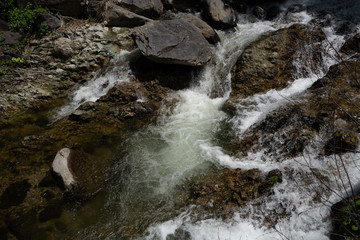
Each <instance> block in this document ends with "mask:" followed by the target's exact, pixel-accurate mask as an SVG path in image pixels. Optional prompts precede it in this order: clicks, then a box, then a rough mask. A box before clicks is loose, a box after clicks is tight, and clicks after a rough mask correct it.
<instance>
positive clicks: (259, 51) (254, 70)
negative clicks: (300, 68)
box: [230, 25, 325, 101]
mask: <svg viewBox="0 0 360 240" xmlns="http://www.w3.org/2000/svg"><path fill="white" fill-rule="evenodd" d="M324 39H325V35H324V34H323V33H322V32H321V31H320V30H319V29H315V30H308V29H307V28H306V27H305V26H303V25H293V26H292V27H290V28H285V29H280V30H278V31H275V32H272V33H270V34H269V35H268V36H263V37H261V38H260V39H259V40H258V41H256V42H255V43H252V44H251V45H250V46H248V47H247V48H246V49H245V51H244V52H243V53H242V55H241V56H240V58H239V59H238V60H237V62H236V64H235V66H234V67H233V69H232V81H231V87H232V92H231V95H230V101H236V98H240V97H241V98H242V97H247V96H251V95H254V94H256V93H264V92H266V91H268V90H270V89H282V88H285V87H286V86H288V84H289V80H290V81H291V79H293V76H292V74H293V61H292V59H294V58H295V56H296V53H297V52H298V51H305V52H306V50H303V49H302V48H303V47H304V46H306V45H311V46H312V48H313V49H314V50H313V51H314V52H313V53H311V54H312V56H314V57H317V56H318V55H319V53H320V50H317V49H316V45H317V44H320V42H321V41H323V40H324ZM279 42H281V43H282V44H278V43H279ZM316 51H319V52H318V53H316ZM310 57H311V56H310Z"/></svg>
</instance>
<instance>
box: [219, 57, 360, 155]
mask: <svg viewBox="0 0 360 240" xmlns="http://www.w3.org/2000/svg"><path fill="white" fill-rule="evenodd" d="M359 67H360V62H350V61H346V62H343V63H340V64H337V65H334V66H332V67H331V68H330V70H329V72H328V73H327V75H326V76H325V77H323V78H321V79H319V80H317V81H316V82H315V83H314V84H313V85H312V87H311V88H310V89H309V90H307V92H306V94H303V96H302V97H299V99H298V101H297V102H289V103H288V104H286V105H285V106H283V107H281V108H278V109H277V110H274V111H272V112H271V113H269V114H268V115H267V116H266V118H265V119H264V120H262V121H260V122H258V123H257V124H256V125H254V126H252V127H251V128H250V129H249V130H248V131H247V132H246V133H245V134H244V135H243V137H242V138H241V139H237V137H236V136H233V138H231V137H230V138H229V136H228V135H226V137H225V139H226V140H225V139H224V148H225V149H226V150H228V151H230V152H233V153H234V154H235V155H237V156H239V157H240V156H246V155H247V153H248V152H256V151H258V150H259V149H265V153H266V154H269V155H273V157H275V158H279V160H280V159H284V157H286V158H288V157H294V156H297V155H298V154H301V153H302V152H303V150H304V148H305V147H306V146H307V145H308V144H309V143H310V142H311V140H312V139H314V136H315V135H316V134H319V133H320V132H321V134H322V135H325V136H327V137H323V139H322V142H321V144H322V146H323V150H322V151H321V154H325V155H330V154H334V153H344V152H353V151H355V150H356V148H357V146H358V144H359V132H360V129H359V126H358V124H357V122H356V121H354V119H353V118H352V117H351V116H356V114H357V111H358V107H357V106H356V105H354V104H353V103H355V102H356V101H357V91H358V90H357V89H358V86H359V85H358V83H357V82H356V79H359V77H360V76H359V74H357V75H354V72H353V69H357V68H359ZM338 109H341V111H339V112H338V113H337V115H336V116H335V117H334V118H331V116H330V115H329V112H331V111H337V110H338ZM235 114H236V113H235ZM325 129H326V131H325ZM229 135H232V133H231V132H229ZM229 139H232V140H229ZM274 153H276V154H274Z"/></svg>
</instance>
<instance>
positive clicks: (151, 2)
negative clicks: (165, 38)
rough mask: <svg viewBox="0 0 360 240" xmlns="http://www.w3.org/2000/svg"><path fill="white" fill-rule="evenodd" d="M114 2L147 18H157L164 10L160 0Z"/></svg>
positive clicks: (123, 0)
mask: <svg viewBox="0 0 360 240" xmlns="http://www.w3.org/2000/svg"><path fill="white" fill-rule="evenodd" d="M114 3H115V4H116V5H118V6H120V7H123V8H125V9H127V10H129V11H131V12H134V13H136V14H139V15H142V16H145V17H148V18H158V17H160V15H161V14H162V13H163V10H164V7H163V4H162V2H161V1H160V0H116V1H114Z"/></svg>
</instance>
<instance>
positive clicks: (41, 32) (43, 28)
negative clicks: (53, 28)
mask: <svg viewBox="0 0 360 240" xmlns="http://www.w3.org/2000/svg"><path fill="white" fill-rule="evenodd" d="M49 33H50V27H49V26H48V25H46V24H43V23H42V24H40V25H39V26H38V30H37V35H38V36H39V37H42V36H46V35H48V34H49Z"/></svg>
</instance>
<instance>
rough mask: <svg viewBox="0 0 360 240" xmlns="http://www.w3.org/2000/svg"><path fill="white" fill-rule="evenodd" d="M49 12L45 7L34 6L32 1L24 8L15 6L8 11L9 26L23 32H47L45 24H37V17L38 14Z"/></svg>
mask: <svg viewBox="0 0 360 240" xmlns="http://www.w3.org/2000/svg"><path fill="white" fill-rule="evenodd" d="M48 12H49V11H48V10H46V9H44V8H38V7H35V8H34V7H33V5H32V4H31V3H28V4H27V5H26V7H25V8H24V9H23V10H21V9H19V8H14V9H12V10H11V11H9V12H8V17H9V27H10V29H11V30H14V31H20V32H23V33H34V32H37V31H39V30H41V32H43V33H44V34H45V33H46V32H44V29H45V28H44V26H43V25H44V24H36V19H37V17H38V14H40V13H48ZM46 30H48V29H46Z"/></svg>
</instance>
